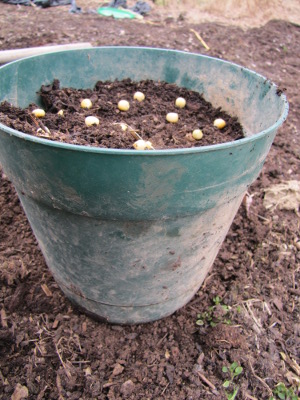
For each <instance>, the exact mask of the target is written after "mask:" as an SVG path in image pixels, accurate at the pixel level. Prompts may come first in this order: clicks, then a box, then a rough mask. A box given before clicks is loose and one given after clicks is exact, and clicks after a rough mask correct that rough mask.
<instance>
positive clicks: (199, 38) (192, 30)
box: [190, 29, 209, 50]
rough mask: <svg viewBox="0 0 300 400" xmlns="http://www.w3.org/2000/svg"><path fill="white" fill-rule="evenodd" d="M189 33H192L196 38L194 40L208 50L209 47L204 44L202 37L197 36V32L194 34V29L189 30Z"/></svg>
mask: <svg viewBox="0 0 300 400" xmlns="http://www.w3.org/2000/svg"><path fill="white" fill-rule="evenodd" d="M190 32H193V33H194V34H195V36H196V38H197V39H198V40H199V41H200V42H201V44H202V45H203V47H205V48H206V50H209V47H208V46H207V44H206V43H205V42H204V40H203V39H202V37H201V36H200V35H199V33H198V32H196V31H195V30H194V29H190Z"/></svg>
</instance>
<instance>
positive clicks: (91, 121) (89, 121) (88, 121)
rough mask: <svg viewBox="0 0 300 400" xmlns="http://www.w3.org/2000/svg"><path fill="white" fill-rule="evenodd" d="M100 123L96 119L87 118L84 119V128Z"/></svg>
mask: <svg viewBox="0 0 300 400" xmlns="http://www.w3.org/2000/svg"><path fill="white" fill-rule="evenodd" d="M99 123H100V121H99V119H98V118H97V117H93V116H89V117H86V118H85V124H86V126H92V125H99Z"/></svg>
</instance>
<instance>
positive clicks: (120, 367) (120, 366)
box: [113, 363, 124, 376]
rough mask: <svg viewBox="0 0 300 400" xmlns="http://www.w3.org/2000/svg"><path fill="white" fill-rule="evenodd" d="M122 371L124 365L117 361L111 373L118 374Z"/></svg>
mask: <svg viewBox="0 0 300 400" xmlns="http://www.w3.org/2000/svg"><path fill="white" fill-rule="evenodd" d="M123 371H124V367H122V365H121V364H119V363H117V364H116V365H115V367H114V370H113V375H115V376H116V375H120V374H121V373H122V372H123Z"/></svg>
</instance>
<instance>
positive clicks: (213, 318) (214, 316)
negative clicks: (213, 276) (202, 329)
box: [196, 296, 231, 326]
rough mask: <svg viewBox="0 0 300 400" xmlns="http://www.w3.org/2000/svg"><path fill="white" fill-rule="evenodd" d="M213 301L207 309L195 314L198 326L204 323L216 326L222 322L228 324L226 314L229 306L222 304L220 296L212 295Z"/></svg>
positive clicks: (229, 322)
mask: <svg viewBox="0 0 300 400" xmlns="http://www.w3.org/2000/svg"><path fill="white" fill-rule="evenodd" d="M213 302H214V305H213V306H211V307H209V308H208V310H207V311H204V312H203V313H201V314H197V321H196V324H197V325H199V326H202V325H205V324H209V325H210V326H216V325H218V324H219V323H220V322H222V323H223V324H227V325H230V324H231V320H230V319H229V318H228V316H229V315H228V314H229V312H230V310H231V307H230V306H227V305H226V304H223V303H222V299H221V297H220V296H216V297H214V298H213Z"/></svg>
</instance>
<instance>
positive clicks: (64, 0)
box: [0, 0, 81, 13]
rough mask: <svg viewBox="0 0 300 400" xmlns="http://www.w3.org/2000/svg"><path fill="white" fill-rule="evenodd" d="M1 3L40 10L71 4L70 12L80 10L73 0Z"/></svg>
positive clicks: (7, 0) (28, 0)
mask: <svg viewBox="0 0 300 400" xmlns="http://www.w3.org/2000/svg"><path fill="white" fill-rule="evenodd" d="M0 2H2V3H7V4H14V5H23V6H31V5H33V4H34V5H35V6H38V7H42V8H47V7H57V6H65V5H68V4H71V8H70V12H71V13H79V12H81V8H80V7H77V5H76V1H75V0H0Z"/></svg>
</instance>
